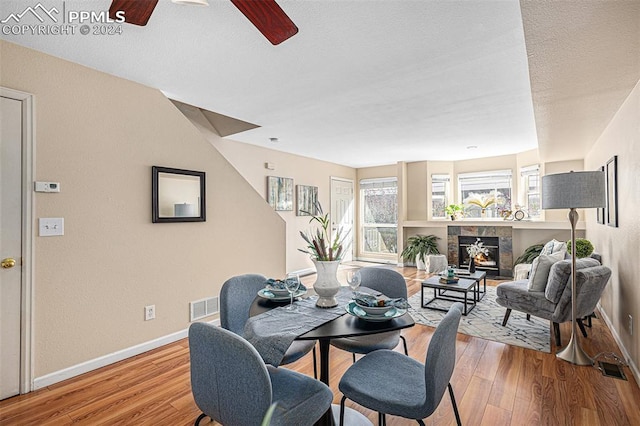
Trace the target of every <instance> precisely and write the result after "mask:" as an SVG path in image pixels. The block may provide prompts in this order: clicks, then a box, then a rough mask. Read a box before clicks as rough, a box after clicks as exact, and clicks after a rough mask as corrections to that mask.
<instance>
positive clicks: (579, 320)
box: [576, 318, 588, 337]
mask: <svg viewBox="0 0 640 426" xmlns="http://www.w3.org/2000/svg"><path fill="white" fill-rule="evenodd" d="M576 322H577V323H578V327H580V331H582V335H583V336H584V337H588V336H587V330H585V328H584V324H583V323H582V318H578V319H576Z"/></svg>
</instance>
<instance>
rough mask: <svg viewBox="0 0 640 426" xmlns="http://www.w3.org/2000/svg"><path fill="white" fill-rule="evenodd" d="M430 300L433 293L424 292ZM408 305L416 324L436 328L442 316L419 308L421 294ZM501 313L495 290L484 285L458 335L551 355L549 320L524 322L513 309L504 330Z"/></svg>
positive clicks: (444, 305)
mask: <svg viewBox="0 0 640 426" xmlns="http://www.w3.org/2000/svg"><path fill="white" fill-rule="evenodd" d="M431 297H433V290H432V289H425V291H424V298H425V300H429V299H430V298H431ZM409 304H410V305H411V307H410V308H409V314H410V315H411V317H412V318H413V320H414V321H415V322H416V323H418V324H423V325H428V326H431V327H436V326H437V325H438V324H439V323H440V320H441V319H442V317H444V315H445V313H444V312H441V311H436V310H433V309H427V308H422V307H421V303H420V292H418V293H417V294H414V295H413V296H411V297H410V298H409ZM432 305H433V306H439V307H442V308H445V309H448V308H449V307H450V306H451V302H447V301H440V300H438V301H436V302H433V304H432ZM432 305H429V306H432ZM504 313H505V308H504V307H502V306H500V305H498V304H497V303H496V289H495V287H493V286H487V294H485V296H484V297H483V298H482V300H480V302H478V304H477V305H476V307H475V308H474V309H473V310H472V311H471V312H469V315H467V316H464V315H463V316H462V319H461V320H460V327H459V328H458V332H459V333H463V334H468V335H469V336H475V337H481V338H483V339H486V340H492V341H495V342H501V343H505V344H508V345H514V346H521V347H524V348H528V349H534V350H537V351H541V352H547V353H549V352H551V349H550V340H551V337H550V328H551V327H550V326H551V323H550V322H549V321H547V320H543V319H541V318H536V317H531V321H527V319H526V315H525V314H524V313H522V312H518V311H515V310H514V311H512V312H511V316H510V317H509V322H507V325H506V326H505V327H503V326H502V319H503V318H504Z"/></svg>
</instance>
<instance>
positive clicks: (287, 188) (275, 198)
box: [267, 176, 293, 211]
mask: <svg viewBox="0 0 640 426" xmlns="http://www.w3.org/2000/svg"><path fill="white" fill-rule="evenodd" d="M267 201H268V202H269V205H270V206H271V207H273V208H274V209H275V210H276V211H292V210H293V179H291V178H284V177H277V176H267Z"/></svg>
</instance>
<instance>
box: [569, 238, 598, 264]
mask: <svg viewBox="0 0 640 426" xmlns="http://www.w3.org/2000/svg"><path fill="white" fill-rule="evenodd" d="M567 252H568V253H569V254H571V240H569V241H567ZM591 253H593V244H591V241H589V240H586V239H584V238H576V257H577V258H578V259H582V258H583V257H589V256H591Z"/></svg>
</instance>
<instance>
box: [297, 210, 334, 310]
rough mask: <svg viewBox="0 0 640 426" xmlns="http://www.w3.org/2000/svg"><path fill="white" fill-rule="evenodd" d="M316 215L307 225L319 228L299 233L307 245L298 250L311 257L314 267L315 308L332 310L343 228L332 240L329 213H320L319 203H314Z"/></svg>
mask: <svg viewBox="0 0 640 426" xmlns="http://www.w3.org/2000/svg"><path fill="white" fill-rule="evenodd" d="M316 211H317V214H316V215H313V216H312V217H311V219H310V220H309V223H312V222H318V223H319V224H320V227H319V228H317V229H316V230H315V232H314V231H309V232H303V231H300V236H302V239H303V240H304V241H305V242H306V243H307V247H305V248H304V249H298V250H299V251H301V252H303V253H307V254H308V255H309V256H311V260H312V261H313V264H314V265H315V267H316V272H317V274H316V282H315V283H314V284H313V289H314V290H315V292H316V293H318V296H319V297H318V301H317V302H316V306H318V307H320V308H333V307H335V306H337V305H338V301H337V300H336V297H335V296H336V294H338V291H339V290H340V282H339V281H338V278H337V277H336V275H337V272H338V266H340V260H341V259H342V256H343V254H344V246H343V244H344V239H345V237H346V235H342V233H343V228H342V227H340V228H338V230H337V232H336V234H335V237H334V238H333V239H332V238H331V234H330V231H329V226H330V225H331V220H330V219H329V213H324V212H323V211H322V206H321V205H320V203H316Z"/></svg>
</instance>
